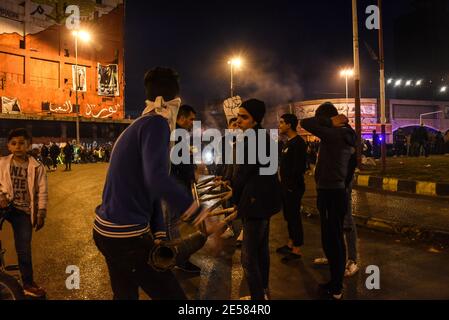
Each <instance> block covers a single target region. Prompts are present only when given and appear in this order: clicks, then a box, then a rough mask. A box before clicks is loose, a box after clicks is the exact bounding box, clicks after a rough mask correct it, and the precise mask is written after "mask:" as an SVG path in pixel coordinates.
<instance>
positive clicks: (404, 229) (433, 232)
mask: <svg viewBox="0 0 449 320" xmlns="http://www.w3.org/2000/svg"><path fill="white" fill-rule="evenodd" d="M302 209H303V213H305V214H307V215H308V216H309V217H312V218H319V213H318V210H317V209H316V208H314V207H311V206H307V205H304V206H303V208H302ZM354 220H355V224H356V225H357V226H358V227H361V228H366V229H370V230H374V231H380V232H384V233H388V234H393V235H401V236H404V237H407V238H409V239H412V240H419V241H424V242H432V243H439V244H448V245H449V231H446V230H438V229H429V228H425V227H424V228H423V227H419V226H417V225H408V224H403V223H400V222H396V221H389V220H384V219H377V218H373V217H366V216H361V215H354Z"/></svg>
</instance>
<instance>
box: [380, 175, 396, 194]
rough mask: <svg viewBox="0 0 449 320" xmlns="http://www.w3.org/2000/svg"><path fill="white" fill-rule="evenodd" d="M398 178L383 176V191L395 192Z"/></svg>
mask: <svg viewBox="0 0 449 320" xmlns="http://www.w3.org/2000/svg"><path fill="white" fill-rule="evenodd" d="M398 182H399V180H398V179H394V178H384V180H383V189H384V190H385V191H393V192H397V191H398Z"/></svg>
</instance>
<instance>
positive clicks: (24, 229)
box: [5, 208, 33, 285]
mask: <svg viewBox="0 0 449 320" xmlns="http://www.w3.org/2000/svg"><path fill="white" fill-rule="evenodd" d="M5 220H6V221H8V222H9V223H10V224H11V226H12V229H13V231H14V243H15V246H16V252H17V257H18V260H19V268H20V274H21V276H22V282H23V284H24V285H31V284H32V283H33V263H32V258H31V237H32V234H33V226H32V224H31V216H30V215H29V214H26V213H25V212H23V211H20V210H17V209H15V208H14V209H13V210H12V211H11V212H8V213H7V214H6V216H5Z"/></svg>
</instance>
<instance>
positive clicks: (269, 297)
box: [264, 289, 271, 301]
mask: <svg viewBox="0 0 449 320" xmlns="http://www.w3.org/2000/svg"><path fill="white" fill-rule="evenodd" d="M264 292H265V294H264V299H265V300H266V301H269V300H271V293H270V290H269V289H264Z"/></svg>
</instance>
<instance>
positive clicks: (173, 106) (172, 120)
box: [142, 97, 181, 131]
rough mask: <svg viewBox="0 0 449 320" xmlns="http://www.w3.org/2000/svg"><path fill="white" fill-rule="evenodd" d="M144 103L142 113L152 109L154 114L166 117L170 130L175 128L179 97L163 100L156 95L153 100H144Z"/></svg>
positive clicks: (144, 113) (179, 102)
mask: <svg viewBox="0 0 449 320" xmlns="http://www.w3.org/2000/svg"><path fill="white" fill-rule="evenodd" d="M145 103H146V105H147V106H146V108H145V110H144V111H143V113H142V115H146V114H148V113H150V112H153V111H154V112H155V113H156V114H158V115H160V116H162V117H164V118H165V119H167V121H168V124H169V126H170V131H172V130H174V129H175V128H176V118H177V117H178V111H179V107H180V106H181V98H176V99H173V100H170V101H167V102H165V101H164V98H162V97H157V98H156V100H155V101H149V100H146V101H145Z"/></svg>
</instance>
